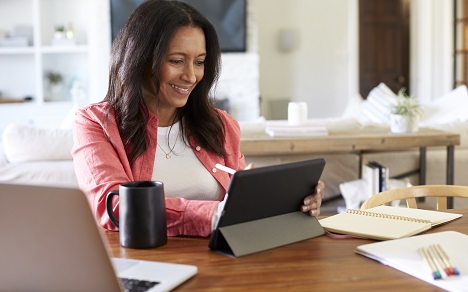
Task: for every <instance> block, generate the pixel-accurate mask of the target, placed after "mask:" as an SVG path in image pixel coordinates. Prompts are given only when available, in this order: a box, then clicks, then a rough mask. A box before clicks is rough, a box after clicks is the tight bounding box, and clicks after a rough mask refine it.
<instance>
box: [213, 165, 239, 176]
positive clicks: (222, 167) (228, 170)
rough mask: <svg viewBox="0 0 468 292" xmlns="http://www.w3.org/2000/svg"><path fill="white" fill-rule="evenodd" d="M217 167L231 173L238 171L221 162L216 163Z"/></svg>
mask: <svg viewBox="0 0 468 292" xmlns="http://www.w3.org/2000/svg"><path fill="white" fill-rule="evenodd" d="M215 167H216V168H217V169H219V170H222V171H225V172H227V173H230V174H234V173H236V171H235V170H234V169H232V168H229V167H227V166H224V165H221V164H219V163H216V165H215Z"/></svg>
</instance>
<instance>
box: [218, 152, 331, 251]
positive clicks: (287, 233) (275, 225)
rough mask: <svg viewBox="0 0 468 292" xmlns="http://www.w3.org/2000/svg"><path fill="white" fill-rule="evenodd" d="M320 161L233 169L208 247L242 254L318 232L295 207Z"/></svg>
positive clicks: (308, 188) (318, 173) (314, 179)
mask: <svg viewBox="0 0 468 292" xmlns="http://www.w3.org/2000/svg"><path fill="white" fill-rule="evenodd" d="M324 167H325V160H324V159H322V158H320V159H311V160H305V161H298V162H291V163H285V164H279V165H272V166H266V167H259V168H254V169H249V170H242V171H237V172H235V173H234V174H233V176H232V178H231V181H230V183H229V186H228V190H227V193H228V198H227V200H226V204H225V205H224V209H223V211H222V213H221V216H220V219H219V221H218V224H217V227H216V229H215V230H214V231H213V232H212V234H211V237H210V242H209V247H210V248H211V249H213V250H217V251H220V252H222V253H225V254H228V255H229V254H232V255H234V256H241V255H247V254H250V253H254V252H258V251H262V250H265V249H269V248H274V247H278V246H281V245H285V244H289V243H292V242H296V241H299V240H305V239H308V238H312V237H316V236H320V235H323V234H324V233H325V231H324V230H323V228H322V227H321V226H320V224H319V222H318V220H317V219H316V218H315V217H312V218H311V217H310V216H308V215H305V214H303V213H302V212H301V211H300V207H301V206H302V205H303V201H304V198H305V197H306V196H308V195H310V194H312V192H313V190H314V188H315V186H316V185H317V183H318V181H319V179H320V177H321V175H322V172H323V169H324ZM292 227H294V228H292Z"/></svg>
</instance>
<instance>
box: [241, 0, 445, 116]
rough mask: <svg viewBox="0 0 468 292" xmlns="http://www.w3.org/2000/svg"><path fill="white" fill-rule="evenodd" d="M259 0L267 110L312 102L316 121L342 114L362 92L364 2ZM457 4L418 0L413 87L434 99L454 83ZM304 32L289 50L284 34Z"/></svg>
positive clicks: (415, 5) (415, 4)
mask: <svg viewBox="0 0 468 292" xmlns="http://www.w3.org/2000/svg"><path fill="white" fill-rule="evenodd" d="M249 1H254V3H255V11H256V13H257V25H258V27H257V29H258V37H259V55H260V93H261V97H262V105H261V110H262V111H261V113H262V114H263V115H265V116H266V117H268V116H269V108H268V105H269V102H270V101H272V100H278V99H285V98H287V99H291V100H297V101H306V102H307V103H308V105H309V118H322V117H333V116H339V115H341V113H342V112H343V110H344V108H345V106H346V103H347V101H348V100H349V99H350V98H351V97H353V96H355V95H356V94H358V92H359V83H358V82H359V76H358V73H359V67H358V64H359V62H358V0H326V1H324V0H275V1H274V5H273V4H272V2H273V1H271V0H249ZM452 14H453V1H447V0H411V32H410V34H411V51H410V56H411V57H410V59H411V63H410V71H411V72H410V75H411V77H410V84H411V85H410V86H411V89H412V95H413V96H414V97H416V98H419V99H421V100H422V101H424V102H426V101H430V100H433V99H435V98H437V97H439V96H441V95H442V94H444V93H446V92H448V91H450V90H451V89H452V88H453V69H452V68H453V32H452V31H453V15H452ZM282 29H291V30H293V31H296V32H297V33H298V35H299V42H298V46H297V48H296V49H294V50H292V51H289V52H282V51H280V50H279V48H278V44H277V41H278V33H279V31H280V30H282Z"/></svg>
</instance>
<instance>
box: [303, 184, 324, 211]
mask: <svg viewBox="0 0 468 292" xmlns="http://www.w3.org/2000/svg"><path fill="white" fill-rule="evenodd" d="M324 189H325V183H324V182H323V181H321V180H319V182H318V183H317V185H316V186H315V189H314V193H313V194H312V195H310V196H307V197H305V198H304V205H302V207H301V211H302V212H304V213H307V214H309V215H310V216H318V215H320V206H321V205H322V199H323V190H324Z"/></svg>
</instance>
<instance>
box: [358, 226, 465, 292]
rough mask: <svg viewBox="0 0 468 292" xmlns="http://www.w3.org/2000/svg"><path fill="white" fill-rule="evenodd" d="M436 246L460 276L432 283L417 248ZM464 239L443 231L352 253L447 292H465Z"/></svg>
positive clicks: (456, 234)
mask: <svg viewBox="0 0 468 292" xmlns="http://www.w3.org/2000/svg"><path fill="white" fill-rule="evenodd" d="M430 244H440V245H441V246H442V247H443V249H444V250H445V252H446V253H447V254H448V257H449V258H450V259H452V261H453V262H454V266H456V267H457V268H458V270H459V271H460V276H457V277H450V278H448V279H445V280H434V279H433V278H432V275H431V271H430V270H429V268H428V267H427V265H426V263H425V262H424V260H423V259H422V257H421V255H420V254H419V252H418V248H419V247H424V246H428V245H430ZM467 246H468V235H466V234H462V233H460V232H456V231H443V232H437V233H431V234H423V235H417V236H413V237H410V238H403V239H397V240H391V241H382V242H376V243H370V244H364V245H360V246H358V247H357V249H356V253H358V254H361V255H363V256H366V257H369V258H371V259H374V260H377V261H379V262H381V263H383V264H385V265H388V266H390V267H392V268H395V269H398V270H400V271H402V272H405V273H407V274H409V275H411V276H414V277H417V278H419V279H421V280H423V281H426V282H428V283H430V284H432V285H435V286H437V287H440V288H442V289H445V290H447V291H467V287H468V250H467V249H466V247H467Z"/></svg>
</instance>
